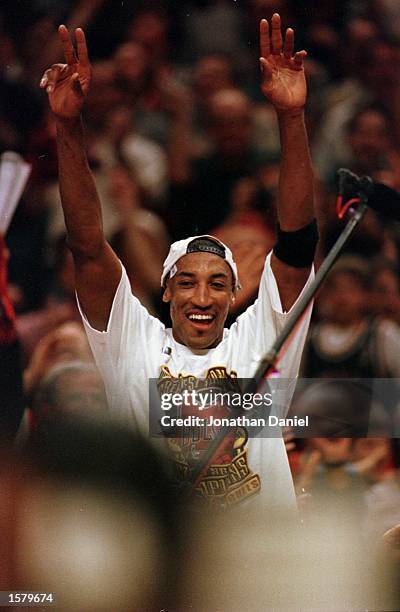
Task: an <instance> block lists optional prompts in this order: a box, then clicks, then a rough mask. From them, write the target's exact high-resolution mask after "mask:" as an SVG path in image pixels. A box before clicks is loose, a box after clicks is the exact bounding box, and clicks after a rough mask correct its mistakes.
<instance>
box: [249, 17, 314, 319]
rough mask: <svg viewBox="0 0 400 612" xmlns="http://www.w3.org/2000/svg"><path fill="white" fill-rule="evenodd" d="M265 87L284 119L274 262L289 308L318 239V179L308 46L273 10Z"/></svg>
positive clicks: (263, 41)
mask: <svg viewBox="0 0 400 612" xmlns="http://www.w3.org/2000/svg"><path fill="white" fill-rule="evenodd" d="M260 48H261V58H260V64H261V70H262V85H261V88H262V91H263V93H264V95H265V96H266V98H267V99H268V100H269V101H270V102H271V104H273V106H274V108H275V110H276V113H277V117H278V123H279V131H280V139H281V149H282V152H281V155H282V159H281V167H280V178H279V198H278V221H279V228H278V242H277V244H276V246H275V248H274V254H273V256H272V261H271V266H272V270H273V272H274V275H275V278H276V280H277V283H278V288H279V294H280V298H281V302H282V306H283V308H284V310H289V308H290V307H291V306H292V305H293V303H294V302H295V300H296V298H297V297H298V295H299V293H300V291H301V289H302V288H303V286H304V284H305V282H306V280H307V278H308V275H309V273H310V268H311V262H312V259H313V250H314V248H315V244H316V241H317V230H316V224H315V222H313V220H314V194H313V191H314V184H313V171H312V167H311V159H310V152H309V148H308V139H307V132H306V128H305V123H304V107H305V103H306V95H307V87H306V81H305V76H304V66H303V61H304V58H305V56H306V55H307V54H306V52H305V51H300V52H297V53H295V52H294V31H293V30H292V29H291V28H288V29H287V30H286V34H285V38H284V40H283V38H282V33H281V20H280V17H279V15H278V14H276V13H275V14H274V15H273V17H272V20H271V27H270V26H269V24H268V21H267V20H266V19H263V20H262V21H261V24H260Z"/></svg>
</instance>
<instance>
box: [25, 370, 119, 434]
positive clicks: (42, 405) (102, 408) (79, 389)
mask: <svg viewBox="0 0 400 612" xmlns="http://www.w3.org/2000/svg"><path fill="white" fill-rule="evenodd" d="M106 414H107V400H106V395H105V391H104V385H103V381H102V379H101V377H100V374H99V372H98V370H97V368H96V366H95V365H94V363H89V362H87V361H63V360H62V361H61V362H60V363H58V365H54V366H52V367H50V368H48V369H47V371H46V374H45V376H43V378H42V379H41V380H40V382H38V384H37V386H36V389H35V393H34V395H33V400H32V410H31V415H32V419H31V424H30V425H31V428H33V429H36V428H37V427H40V426H46V424H47V423H48V422H49V421H51V420H53V421H54V420H57V418H60V416H62V415H72V416H76V417H78V418H79V417H81V418H82V419H84V420H90V419H93V420H95V419H96V418H97V419H101V418H104V417H105V416H106Z"/></svg>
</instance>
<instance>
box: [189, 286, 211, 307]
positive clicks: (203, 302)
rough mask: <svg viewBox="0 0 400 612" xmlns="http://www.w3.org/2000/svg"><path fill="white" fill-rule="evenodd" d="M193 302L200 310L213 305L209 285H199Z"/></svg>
mask: <svg viewBox="0 0 400 612" xmlns="http://www.w3.org/2000/svg"><path fill="white" fill-rule="evenodd" d="M193 302H194V304H195V305H196V306H199V307H200V308H207V307H208V306H210V304H211V295H210V290H209V287H208V285H207V284H204V285H203V284H199V285H197V287H196V291H195V293H194V295H193Z"/></svg>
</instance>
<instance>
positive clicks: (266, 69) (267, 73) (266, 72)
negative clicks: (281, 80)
mask: <svg viewBox="0 0 400 612" xmlns="http://www.w3.org/2000/svg"><path fill="white" fill-rule="evenodd" d="M260 66H261V72H262V73H263V77H264V79H269V78H270V77H271V75H272V68H271V66H270V64H269V63H268V62H267V60H266V59H265V57H260Z"/></svg>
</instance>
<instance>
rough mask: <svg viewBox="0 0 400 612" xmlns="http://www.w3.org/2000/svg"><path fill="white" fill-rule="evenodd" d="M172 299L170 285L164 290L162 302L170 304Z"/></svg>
mask: <svg viewBox="0 0 400 612" xmlns="http://www.w3.org/2000/svg"><path fill="white" fill-rule="evenodd" d="M171 297H172V296H171V291H170V289H169V287H168V284H167V286H166V287H165V289H164V293H163V296H162V301H163V302H167V303H168V302H170V301H171Z"/></svg>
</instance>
